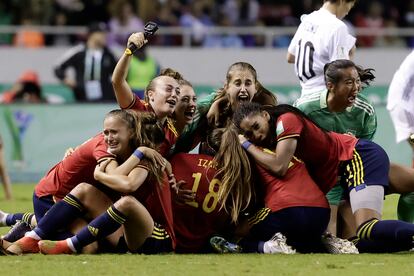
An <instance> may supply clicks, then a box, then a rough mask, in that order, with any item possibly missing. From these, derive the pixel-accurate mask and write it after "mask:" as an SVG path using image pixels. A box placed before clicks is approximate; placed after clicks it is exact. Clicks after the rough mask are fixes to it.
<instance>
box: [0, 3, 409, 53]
mask: <svg viewBox="0 0 414 276" xmlns="http://www.w3.org/2000/svg"><path fill="white" fill-rule="evenodd" d="M322 2H323V0H153V1H152V0H151V1H150V0H8V1H1V2H0V25H20V26H25V27H27V28H25V29H24V30H21V31H19V32H18V33H16V34H0V45H1V44H2V45H16V46H25V47H43V46H60V45H65V46H67V45H74V44H76V43H77V42H79V41H80V40H82V39H84V38H85V37H84V36H83V34H79V35H73V34H43V33H41V32H39V31H36V29H31V28H30V26H31V25H32V26H33V25H46V26H88V25H90V24H91V23H93V22H105V23H106V24H107V25H108V27H109V37H108V39H109V46H114V45H121V46H124V45H125V41H126V38H127V37H128V34H129V33H131V32H133V31H137V30H142V28H143V24H144V22H146V21H148V20H152V21H155V22H157V23H158V24H159V25H160V26H182V27H189V28H191V29H192V37H191V40H192V41H191V44H192V45H193V46H201V47H256V46H263V45H264V43H265V41H264V37H262V36H259V35H255V34H252V35H237V34H224V35H206V30H207V29H208V28H210V27H216V26H223V27H229V26H291V27H292V26H297V25H298V24H299V22H300V16H301V15H302V14H307V13H310V12H312V11H313V10H315V9H318V8H319V7H320V6H321V4H322ZM28 7H30V8H28ZM346 20H347V21H348V23H349V25H350V26H351V28H352V27H373V28H376V29H381V28H385V27H413V26H414V0H406V1H402V0H400V1H391V0H374V1H358V2H357V4H356V6H355V8H354V9H353V10H352V12H351V13H350V14H349V16H348V17H347V18H346ZM289 41H290V37H289V36H280V37H275V39H274V41H273V43H272V44H273V46H274V47H287V45H288V43H289ZM153 43H154V44H158V45H172V46H174V45H182V37H181V36H179V35H163V36H157V39H156V41H154V42H153ZM357 43H358V45H357V46H362V47H381V46H382V47H404V46H413V45H414V39H412V38H410V37H404V38H403V37H398V36H381V37H376V36H363V37H358V40H357Z"/></svg>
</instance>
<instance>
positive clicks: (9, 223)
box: [6, 213, 33, 226]
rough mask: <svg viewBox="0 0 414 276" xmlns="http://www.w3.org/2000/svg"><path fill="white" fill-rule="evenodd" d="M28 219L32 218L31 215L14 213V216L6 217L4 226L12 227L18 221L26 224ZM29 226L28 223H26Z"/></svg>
mask: <svg viewBox="0 0 414 276" xmlns="http://www.w3.org/2000/svg"><path fill="white" fill-rule="evenodd" d="M28 217H30V219H31V218H32V217H33V214H32V213H15V214H8V215H7V216H6V225H7V226H12V225H14V224H16V222H17V221H18V220H21V221H24V222H26V223H27V219H28ZM29 222H30V221H29ZM28 224H29V225H30V223H28Z"/></svg>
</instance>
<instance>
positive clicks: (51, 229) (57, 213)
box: [34, 194, 84, 239]
mask: <svg viewBox="0 0 414 276" xmlns="http://www.w3.org/2000/svg"><path fill="white" fill-rule="evenodd" d="M83 209H84V208H83V204H82V203H81V202H80V201H79V199H78V198H76V197H75V196H73V195H71V194H68V195H66V196H65V197H64V198H63V199H62V200H61V201H59V202H58V203H56V204H55V205H53V206H52V208H50V210H49V211H48V212H47V213H46V215H45V216H44V217H43V218H42V219H41V220H40V221H39V222H38V224H37V226H36V228H35V229H34V231H35V232H36V234H37V235H39V237H41V238H42V239H46V238H49V237H50V235H52V234H53V233H56V232H57V231H58V230H61V229H62V228H64V227H65V226H67V225H69V224H70V223H71V222H72V221H73V220H74V219H75V218H77V217H79V216H80V215H81V214H82V213H83Z"/></svg>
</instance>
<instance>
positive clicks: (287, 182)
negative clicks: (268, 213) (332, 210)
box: [257, 157, 329, 212]
mask: <svg viewBox="0 0 414 276" xmlns="http://www.w3.org/2000/svg"><path fill="white" fill-rule="evenodd" d="M257 170H258V172H259V175H260V180H261V183H262V185H263V187H264V189H263V190H264V202H265V206H266V207H267V208H270V209H271V210H272V212H276V211H279V210H282V209H285V208H288V207H298V206H306V207H322V208H329V204H328V201H327V199H326V197H325V195H324V193H323V192H322V191H321V189H320V188H319V187H318V185H316V183H315V181H313V179H312V178H311V177H310V175H309V174H308V171H307V169H306V167H305V164H304V163H303V162H302V161H300V160H299V159H297V158H295V157H294V158H293V159H292V161H291V162H290V164H289V169H288V170H287V172H286V174H285V176H284V177H283V178H277V177H275V176H274V175H272V174H271V173H270V172H268V171H267V170H266V169H264V168H263V167H261V166H259V165H257Z"/></svg>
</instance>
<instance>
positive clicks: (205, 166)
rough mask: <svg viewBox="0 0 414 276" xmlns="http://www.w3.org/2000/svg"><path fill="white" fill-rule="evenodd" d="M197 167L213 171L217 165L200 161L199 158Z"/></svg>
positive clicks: (208, 161)
mask: <svg viewBox="0 0 414 276" xmlns="http://www.w3.org/2000/svg"><path fill="white" fill-rule="evenodd" d="M197 166H198V167H203V168H208V169H209V168H213V169H217V163H216V162H214V161H213V160H207V159H202V158H199V159H198V164H197Z"/></svg>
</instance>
